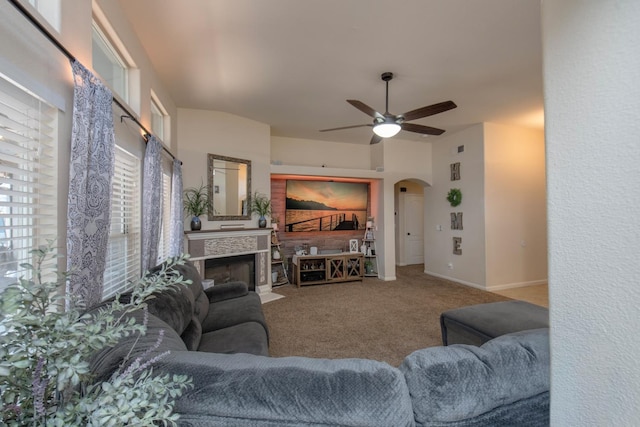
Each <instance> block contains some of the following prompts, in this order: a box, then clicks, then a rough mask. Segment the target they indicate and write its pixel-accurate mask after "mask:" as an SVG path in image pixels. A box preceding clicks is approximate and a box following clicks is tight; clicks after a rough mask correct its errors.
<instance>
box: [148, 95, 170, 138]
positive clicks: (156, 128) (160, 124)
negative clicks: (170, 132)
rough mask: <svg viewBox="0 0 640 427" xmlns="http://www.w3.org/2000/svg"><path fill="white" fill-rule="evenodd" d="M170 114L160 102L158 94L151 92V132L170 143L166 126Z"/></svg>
mask: <svg viewBox="0 0 640 427" xmlns="http://www.w3.org/2000/svg"><path fill="white" fill-rule="evenodd" d="M168 117H169V114H168V113H167V111H166V110H165V108H164V107H163V106H162V103H160V100H158V97H157V96H156V94H155V93H154V92H153V91H151V132H153V134H154V135H155V136H156V137H157V138H158V139H159V140H160V141H164V142H169V141H168V140H167V139H166V138H165V132H164V130H165V126H166V123H167V118H168Z"/></svg>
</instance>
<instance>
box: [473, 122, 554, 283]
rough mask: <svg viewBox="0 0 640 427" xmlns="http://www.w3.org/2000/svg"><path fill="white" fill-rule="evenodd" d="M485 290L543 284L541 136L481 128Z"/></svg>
mask: <svg viewBox="0 0 640 427" xmlns="http://www.w3.org/2000/svg"><path fill="white" fill-rule="evenodd" d="M484 159H485V162H484V176H485V180H484V181H485V183H484V208H485V218H486V223H485V236H486V239H487V240H486V259H487V261H486V262H487V278H486V287H487V289H492V290H497V289H500V288H505V287H514V286H518V285H523V286H524V285H533V284H540V283H547V215H546V214H547V211H546V190H545V187H546V180H545V163H544V132H543V131H542V130H537V129H527V128H523V127H519V126H507V125H502V124H495V123H485V124H484Z"/></svg>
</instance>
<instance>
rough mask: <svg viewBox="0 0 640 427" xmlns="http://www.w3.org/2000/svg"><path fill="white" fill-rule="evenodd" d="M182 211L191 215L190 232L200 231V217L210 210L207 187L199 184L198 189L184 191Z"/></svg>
mask: <svg viewBox="0 0 640 427" xmlns="http://www.w3.org/2000/svg"><path fill="white" fill-rule="evenodd" d="M183 203H184V211H185V212H186V213H187V214H188V215H191V230H194V231H195V230H200V229H201V228H202V221H200V215H203V214H205V213H206V212H208V211H209V210H210V209H211V200H210V199H209V187H207V186H206V185H204V184H200V186H199V187H191V188H187V189H186V190H184V201H183Z"/></svg>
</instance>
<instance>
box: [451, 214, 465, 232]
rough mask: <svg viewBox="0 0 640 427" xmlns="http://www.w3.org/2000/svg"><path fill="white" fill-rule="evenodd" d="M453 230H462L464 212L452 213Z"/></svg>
mask: <svg viewBox="0 0 640 427" xmlns="http://www.w3.org/2000/svg"><path fill="white" fill-rule="evenodd" d="M451 229H452V230H462V212H451Z"/></svg>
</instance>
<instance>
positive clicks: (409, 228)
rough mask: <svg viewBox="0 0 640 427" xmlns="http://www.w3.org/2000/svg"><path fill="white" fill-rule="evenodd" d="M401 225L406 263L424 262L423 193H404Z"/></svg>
mask: <svg viewBox="0 0 640 427" xmlns="http://www.w3.org/2000/svg"><path fill="white" fill-rule="evenodd" d="M402 199H403V203H402V205H403V206H402V219H403V223H404V227H401V229H402V231H403V233H404V235H403V236H402V237H403V239H402V240H403V241H404V251H403V252H404V258H405V259H404V263H403V264H405V265H410V264H422V263H424V196H423V195H422V194H414V193H404V194H403V195H402Z"/></svg>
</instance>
